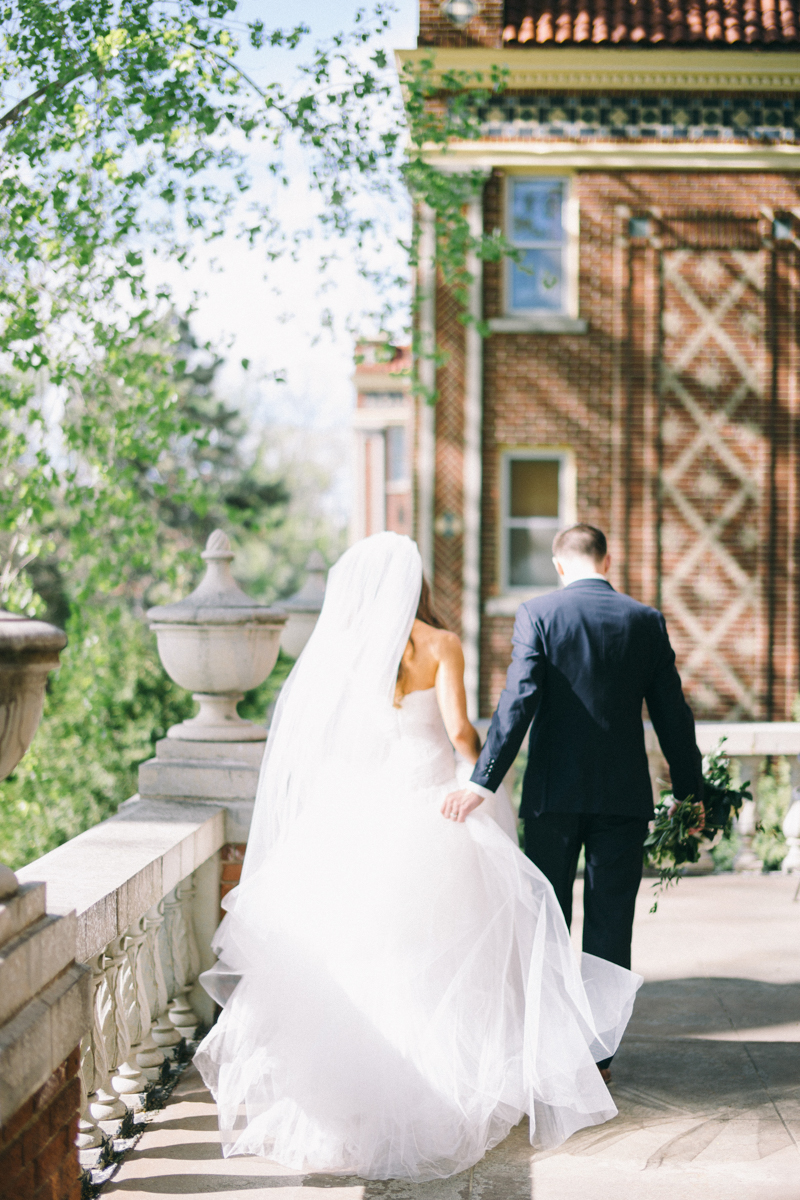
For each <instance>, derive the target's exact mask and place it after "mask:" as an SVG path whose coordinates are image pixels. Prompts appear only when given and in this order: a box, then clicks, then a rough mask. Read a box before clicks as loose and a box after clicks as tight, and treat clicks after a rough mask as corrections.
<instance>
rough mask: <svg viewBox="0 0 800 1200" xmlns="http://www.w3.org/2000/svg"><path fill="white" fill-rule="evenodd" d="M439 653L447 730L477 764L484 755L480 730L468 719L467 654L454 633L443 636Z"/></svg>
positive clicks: (464, 754)
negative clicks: (465, 673)
mask: <svg viewBox="0 0 800 1200" xmlns="http://www.w3.org/2000/svg"><path fill="white" fill-rule="evenodd" d="M440 636H441V642H440V645H439V647H438V650H439V669H438V670H437V672H436V698H437V700H438V701H439V709H440V711H441V714H442V720H443V721H444V727H445V729H446V730H447V736H448V737H449V738H450V741H451V742H452V743H453V745H454V746H455V748H456V750H457V751H458V753H459V754H460V755H462V757H464V758H466V759H467V760H468V762H471V763H475V762H477V760H478V755H479V754H480V752H481V740H480V738H479V737H478V731H477V730H476V729H475V728H474V726H473V725H471V724H470V721H469V718H468V716H467V694H466V692H465V691H464V651H463V650H462V649H461V642H460V641H459V640H458V638H457V637H456V635H455V634H454V633H442V634H441V635H440Z"/></svg>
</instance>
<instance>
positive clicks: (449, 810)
mask: <svg viewBox="0 0 800 1200" xmlns="http://www.w3.org/2000/svg"><path fill="white" fill-rule="evenodd" d="M479 804H483V796H479V795H478V794H477V792H471V791H469V790H468V789H467V788H462V790H461V791H460V792H450V794H449V796H445V799H444V803H443V805H442V816H443V817H447V818H448V819H449V820H450V821H465V820H466V819H467V817H468V816H469V814H470V813H471V812H474V811H475V809H476V808H477V807H478V805H479Z"/></svg>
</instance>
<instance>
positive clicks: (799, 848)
mask: <svg viewBox="0 0 800 1200" xmlns="http://www.w3.org/2000/svg"><path fill="white" fill-rule="evenodd" d="M783 834H784V837H785V838H786V845H787V846H788V847H789V849H788V851H787V853H786V857H785V858H784V860H783V862H782V863H781V870H782V871H783V872H784V873H785V874H787V875H788V874H790V873H791V872H793V871H800V788H795V789H794V791H793V792H792V803H791V805H790V807H789V811H788V812H787V814H786V816H785V817H784V819H783Z"/></svg>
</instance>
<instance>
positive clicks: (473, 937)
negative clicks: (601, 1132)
mask: <svg viewBox="0 0 800 1200" xmlns="http://www.w3.org/2000/svg"><path fill="white" fill-rule="evenodd" d="M456 786H457V783H456V780H455V779H452V780H450V782H448V783H447V784H440V785H438V786H436V787H419V786H417V787H414V788H409V787H408V786H407V785H403V786H400V781H397V780H396V781H395V783H394V784H393V785H389V784H387V782H386V777H385V775H384V777H383V778H382V779H381V778H379V777H378V776H376V777H375V778H374V779H373V780H371V781H370V780H369V779H367V778H364V779H361V780H359V781H358V783H357V784H354V783H353V781H352V780H349V781H348V782H347V784H345V783H343V782H342V781H341V780H340V781H338V782H337V781H336V780H335V779H334V780H332V781H331V782H330V783H329V784H328V785H327V786H326V787H325V788H324V790H323V793H322V794H320V796H319V798H318V800H317V801H315V802H311V803H310V804H309V805H307V806H306V808H305V809H304V811H303V813H302V815H301V816H300V817H299V818H298V819H297V821H296V822H295V824H294V825H293V826H292V828H291V830H290V833H289V835H288V836H287V837H286V838H285V839H284V840H283V841H282V842H281V843H279V844H278V845H277V846H276V847H275V848H274V849H273V850H272V851H271V853H270V854H269V855H268V856H267V857H266V858H265V860H264V861H263V863H261V865H260V867H259V869H258V870H257V871H255V872H253V873H251V874H250V875H249V876H247V878H246V879H245V881H244V882H243V884H242V885H241V886H240V887H239V888H238V889H236V891H235V892H233V893H231V895H230V896H229V897H228V900H227V907H228V910H229V911H228V916H227V917H226V918H225V920H224V922H223V924H222V925H221V926H220V929H219V930H218V933H217V937H216V942H215V949H216V950H217V952H218V953H219V955H220V963H219V964H218V966H217V968H215V969H214V970H212V971H211V972H209V973H207V975H206V976H204V984H205V986H206V987H207V988H208V990H209V991H210V992H211V993H212V994H213V995H216V996H217V997H218V998H219V999H221V1000H224V1001H225V1007H224V1010H223V1012H222V1015H221V1016H220V1019H219V1021H218V1022H217V1024H216V1025H215V1026H214V1028H213V1029H212V1030H211V1032H210V1033H209V1034H208V1036H207V1037H206V1038H205V1039H204V1041H203V1042H202V1043H201V1045H200V1047H199V1049H198V1052H197V1055H196V1058H195V1062H196V1063H197V1065H198V1067H199V1070H200V1072H201V1074H202V1076H203V1078H204V1079H205V1081H206V1083H207V1084H208V1085H209V1087H210V1089H211V1091H212V1093H213V1095H214V1097H215V1099H216V1102H217V1106H218V1111H219V1123H220V1130H221V1133H222V1148H223V1153H224V1154H226V1155H230V1154H257V1155H264V1156H266V1157H268V1158H270V1159H272V1160H274V1161H276V1162H278V1163H280V1164H282V1165H284V1166H287V1167H290V1168H295V1169H297V1170H300V1171H306V1172H314V1171H318V1172H325V1173H337V1174H349V1175H358V1176H362V1177H367V1178H375V1179H386V1178H402V1179H409V1180H414V1181H422V1180H428V1179H434V1178H438V1177H443V1176H447V1175H451V1174H454V1173H456V1172H458V1171H461V1170H464V1169H465V1168H467V1167H470V1166H472V1165H473V1164H474V1163H476V1162H477V1161H479V1160H480V1159H481V1158H482V1157H483V1155H484V1154H485V1153H486V1151H487V1150H488V1149H490V1148H491V1147H492V1146H495V1145H496V1144H497V1143H498V1142H500V1141H501V1140H502V1139H503V1138H505V1137H506V1135H507V1134H508V1132H509V1131H510V1129H511V1128H512V1127H513V1126H514V1125H516V1124H517V1123H518V1122H519V1121H520V1120H521V1118H522V1117H523V1115H524V1114H526V1113H527V1114H529V1116H530V1127H531V1139H532V1141H533V1142H534V1144H535V1145H537V1146H540V1147H544V1148H550V1147H554V1146H557V1145H558V1144H560V1143H561V1142H562V1141H564V1140H565V1139H566V1138H568V1137H569V1136H570V1135H571V1134H572V1133H574V1132H575V1131H576V1130H578V1129H581V1128H583V1127H584V1126H587V1125H595V1124H599V1123H600V1122H603V1121H607V1120H608V1119H609V1118H611V1117H613V1116H615V1115H616V1108H615V1106H614V1103H613V1101H612V1099H611V1096H610V1095H609V1092H608V1089H607V1088H606V1086H605V1084H604V1083H603V1081H602V1078H601V1076H600V1073H599V1071H598V1070H597V1067H596V1065H595V1064H596V1061H599V1060H600V1059H603V1058H607V1057H609V1056H610V1055H611V1054H613V1053H614V1051H615V1049H616V1047H617V1044H618V1042H619V1039H620V1037H621V1036H622V1032H623V1030H624V1028H625V1025H626V1024H627V1021H628V1018H629V1016H630V1013H631V1010H632V1007H633V1001H634V996H635V993H636V990H637V988H638V986H639V985H640V983H641V979H640V977H639V976H636V975H633V974H632V973H631V972H629V971H625V970H623V969H622V968H620V967H617V966H614V965H613V964H611V963H608V962H605V961H603V960H601V959H598V958H595V957H593V956H591V955H583V956H576V955H575V953H574V952H573V950H572V947H571V945H570V942H569V935H568V932H567V928H566V925H565V923H564V919H563V916H562V914H561V910H560V908H559V906H558V903H557V901H556V899H555V895H554V893H553V890H552V888H551V886H550V884H549V883H548V882H547V880H546V879H545V877H544V876H543V875H542V874H541V872H540V871H539V870H538V869H537V868H536V867H535V866H534V865H533V864H532V863H531V862H530V861H529V860H528V859H527V858H526V857H525V856H524V855H523V854H522V853H521V852H520V850H519V848H518V846H517V844H516V842H515V840H514V839H513V838H512V837H510V836H509V833H508V832H504V831H503V829H502V828H501V827H500V825H499V824H498V822H497V821H496V820H495V819H493V817H492V816H491V815H490V812H489V806H487V807H486V808H485V809H484V808H483V806H482V807H481V808H479V809H478V810H477V811H476V812H475V813H474V814H473V815H472V816H470V817H469V818H468V819H467V821H466V822H464V823H462V824H457V823H454V822H450V821H447V820H445V819H444V818H443V817H442V816H441V814H440V812H439V807H440V804H441V802H442V799H443V798H444V796H445V795H446V794H447V792H448V791H452V790H453V789H454V788H455V787H456ZM376 788H379V789H380V791H378V792H377V793H376V790H375V789H376Z"/></svg>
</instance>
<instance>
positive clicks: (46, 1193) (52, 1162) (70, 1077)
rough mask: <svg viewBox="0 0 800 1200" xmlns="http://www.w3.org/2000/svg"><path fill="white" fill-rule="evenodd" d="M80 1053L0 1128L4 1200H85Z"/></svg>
mask: <svg viewBox="0 0 800 1200" xmlns="http://www.w3.org/2000/svg"><path fill="white" fill-rule="evenodd" d="M79 1062H80V1053H79V1048H78V1047H77V1046H76V1047H75V1049H74V1050H73V1051H72V1053H71V1054H70V1056H69V1058H68V1059H67V1060H66V1062H63V1063H62V1064H61V1066H60V1067H59V1068H58V1070H57V1071H54V1072H53V1074H52V1075H51V1076H50V1078H49V1079H48V1080H47V1083H45V1084H44V1086H43V1087H41V1088H39V1090H38V1092H36V1093H35V1095H33V1096H32V1097H31V1098H30V1100H28V1101H26V1103H25V1104H23V1106H22V1108H21V1109H20V1110H19V1112H17V1113H15V1114H14V1116H13V1117H11V1119H10V1120H8V1121H7V1122H6V1123H5V1124H4V1125H3V1126H2V1128H0V1197H1V1198H2V1200H80V1195H81V1178H80V1176H81V1169H80V1167H79V1165H78V1151H77V1149H76V1147H75V1138H76V1136H77V1133H78V1114H79V1111H80V1095H81V1088H80V1079H79V1078H78V1066H79Z"/></svg>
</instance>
